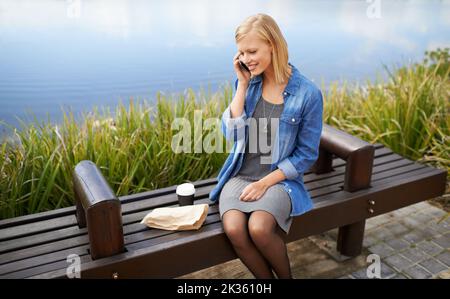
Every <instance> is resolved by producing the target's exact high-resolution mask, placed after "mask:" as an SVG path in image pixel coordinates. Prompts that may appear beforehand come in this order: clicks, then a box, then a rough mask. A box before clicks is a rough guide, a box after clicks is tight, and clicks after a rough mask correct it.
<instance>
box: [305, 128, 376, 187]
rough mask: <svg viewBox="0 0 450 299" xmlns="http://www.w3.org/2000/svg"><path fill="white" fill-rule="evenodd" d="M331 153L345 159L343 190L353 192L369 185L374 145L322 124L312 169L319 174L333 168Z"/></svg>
mask: <svg viewBox="0 0 450 299" xmlns="http://www.w3.org/2000/svg"><path fill="white" fill-rule="evenodd" d="M333 154H334V155H336V156H337V157H339V158H341V159H343V160H345V161H346V162H347V163H346V166H345V177H344V190H345V191H348V192H354V191H358V190H361V189H366V188H369V187H370V180H371V177H372V167H373V159H374V154H375V147H374V146H373V145H372V144H370V143H368V142H365V141H363V140H361V139H359V138H357V137H355V136H352V135H350V134H348V133H346V132H343V131H340V130H337V129H335V128H333V127H331V126H329V125H326V124H324V125H323V129H322V135H321V137H320V147H319V157H318V159H317V161H316V163H315V164H314V166H313V167H312V171H313V172H315V173H317V174H321V173H327V172H331V171H332V170H333V166H332V164H333Z"/></svg>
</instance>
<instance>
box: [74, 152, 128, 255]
mask: <svg viewBox="0 0 450 299" xmlns="http://www.w3.org/2000/svg"><path fill="white" fill-rule="evenodd" d="M73 187H74V193H75V200H76V206H77V209H76V217H77V221H78V226H79V227H80V228H82V227H86V225H87V230H88V234H89V244H90V254H91V257H92V259H94V260H95V259H98V258H102V257H107V256H111V255H114V254H117V253H121V252H124V238H123V228H122V212H121V203H120V200H119V199H118V198H117V197H116V195H115V194H114V192H113V191H112V189H111V187H110V186H109V185H108V183H107V182H106V180H105V178H104V177H103V175H102V173H101V171H100V169H98V167H97V166H96V165H95V164H94V163H93V162H91V161H81V162H80V163H78V164H77V166H76V167H75V170H74V171H73Z"/></svg>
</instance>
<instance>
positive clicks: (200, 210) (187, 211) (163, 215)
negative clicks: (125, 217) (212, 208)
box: [141, 204, 209, 230]
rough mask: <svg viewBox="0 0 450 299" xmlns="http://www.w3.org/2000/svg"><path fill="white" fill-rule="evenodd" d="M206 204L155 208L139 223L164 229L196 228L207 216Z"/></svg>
mask: <svg viewBox="0 0 450 299" xmlns="http://www.w3.org/2000/svg"><path fill="white" fill-rule="evenodd" d="M208 207H209V206H208V204H198V205H188V206H182V207H169V208H157V209H154V210H153V211H151V212H150V213H148V214H147V215H146V216H145V217H144V219H142V221H141V223H143V224H145V225H147V226H149V227H153V228H159V229H166V230H197V229H199V228H200V227H201V226H202V224H203V222H204V221H205V219H206V216H208Z"/></svg>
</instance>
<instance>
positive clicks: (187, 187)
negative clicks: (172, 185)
mask: <svg viewBox="0 0 450 299" xmlns="http://www.w3.org/2000/svg"><path fill="white" fill-rule="evenodd" d="M177 194H178V195H181V196H188V195H192V194H195V187H194V185H193V184H191V183H184V184H181V185H178V186H177Z"/></svg>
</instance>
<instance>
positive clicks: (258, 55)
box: [236, 31, 272, 76]
mask: <svg viewBox="0 0 450 299" xmlns="http://www.w3.org/2000/svg"><path fill="white" fill-rule="evenodd" d="M236 45H237V48H238V51H239V52H240V53H241V56H240V60H241V61H242V62H244V63H245V64H246V65H247V66H248V68H249V69H250V72H251V73H252V76H256V75H259V74H262V73H263V72H264V71H265V70H266V69H267V68H269V67H272V47H271V46H270V44H269V43H267V42H265V41H264V40H262V39H261V38H260V37H258V35H257V34H256V33H255V32H253V31H250V32H249V33H248V34H246V35H245V37H243V38H242V39H241V40H240V41H239V42H237V44H236Z"/></svg>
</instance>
